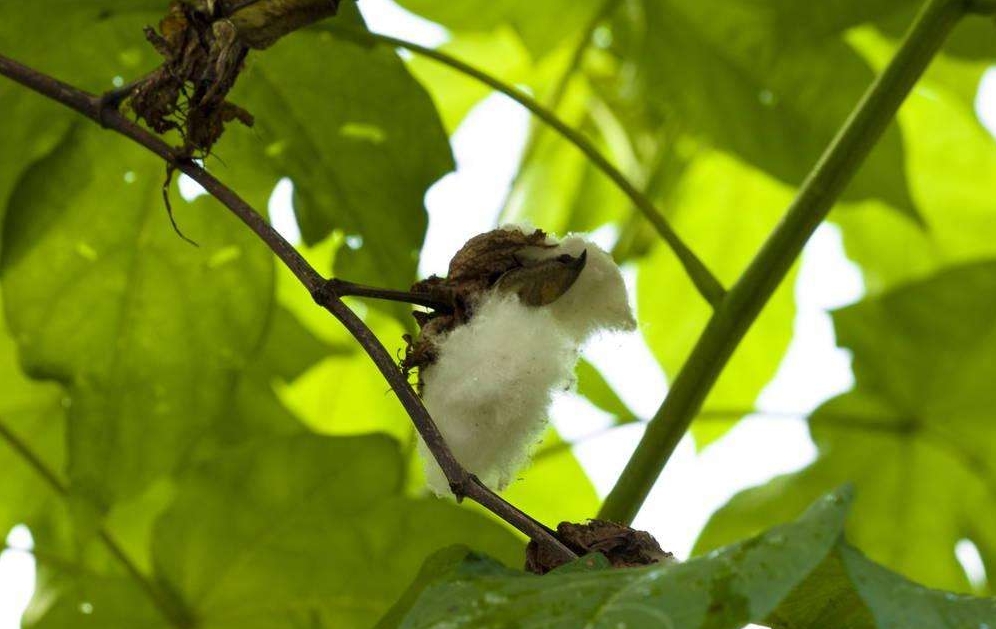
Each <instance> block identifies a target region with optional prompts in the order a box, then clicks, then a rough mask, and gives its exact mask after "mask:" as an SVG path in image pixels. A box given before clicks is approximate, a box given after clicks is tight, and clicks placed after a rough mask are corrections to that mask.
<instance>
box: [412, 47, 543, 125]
mask: <svg viewBox="0 0 996 629" xmlns="http://www.w3.org/2000/svg"><path fill="white" fill-rule="evenodd" d="M439 50H440V51H442V52H445V53H447V54H449V55H450V56H453V57H456V58H457V59H459V60H460V61H463V62H464V63H468V64H470V65H471V66H473V67H475V68H478V69H480V70H483V71H486V72H487V73H488V74H490V75H491V76H494V77H496V78H499V79H502V80H503V81H506V82H509V83H512V84H518V83H521V82H523V81H525V80H527V79H528V78H530V74H531V70H532V66H531V63H530V60H529V53H528V51H526V50H525V49H524V47H523V45H522V42H521V40H520V39H519V38H518V37H517V36H516V34H515V33H514V32H512V31H511V29H508V28H499V29H497V30H495V31H494V32H492V33H458V34H456V35H455V36H454V37H453V38H452V39H450V40H449V41H448V42H446V43H445V44H443V45H441V46H439ZM408 69H409V70H411V72H412V74H413V75H414V76H415V78H417V79H418V80H419V82H421V83H422V84H423V85H425V87H426V89H427V90H429V93H430V94H432V97H433V101H434V102H435V104H436V109H437V110H438V111H439V115H440V117H441V118H442V120H443V125H444V126H445V127H446V130H447V131H448V132H449V133H451V134H452V133H453V132H454V131H456V129H457V127H459V126H460V123H461V122H462V121H463V119H464V117H465V116H466V115H467V114H468V113H469V112H470V110H471V109H472V108H473V107H474V105H476V104H477V103H478V102H479V101H481V100H483V99H484V97H486V96H487V95H488V94H490V93H491V88H490V87H488V86H487V85H484V84H483V83H481V82H480V81H478V80H477V79H474V78H471V77H469V76H467V75H466V74H463V73H462V72H458V71H456V70H454V69H453V68H451V67H449V66H447V65H444V64H442V63H440V62H439V61H436V60H435V59H429V58H427V57H421V56H413V57H412V58H411V59H410V60H409V61H408Z"/></svg>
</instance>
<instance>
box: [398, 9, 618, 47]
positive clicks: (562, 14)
mask: <svg viewBox="0 0 996 629" xmlns="http://www.w3.org/2000/svg"><path fill="white" fill-rule="evenodd" d="M399 4H401V5H402V6H403V7H405V8H406V9H408V10H409V11H413V12H415V13H418V14H420V15H422V16H424V17H427V18H428V19H430V20H432V21H434V22H437V23H439V24H441V25H443V26H445V27H447V28H449V29H450V30H454V31H470V32H474V31H490V30H493V29H495V28H497V27H498V26H500V25H503V24H507V25H511V26H512V27H513V28H514V29H515V30H516V32H517V33H518V34H519V36H520V37H521V38H522V40H523V42H524V43H525V44H526V46H527V47H528V48H529V50H530V52H532V53H533V56H534V57H541V56H543V55H546V54H548V53H549V52H551V51H552V50H553V49H554V48H556V47H557V46H558V45H559V44H561V43H562V42H565V41H570V42H571V43H574V42H573V39H575V38H577V37H579V36H580V32H581V30H582V29H583V27H584V26H585V25H586V24H588V22H590V21H591V19H592V17H593V16H594V15H595V13H596V12H597V11H598V10H599V9H600V7H601V4H602V0H582V1H581V2H571V1H569V0H547V1H546V2H541V3H537V2H530V1H529V0H497V1H493V2H457V3H453V2H445V1H444V2H440V1H439V0H401V1H400V2H399Z"/></svg>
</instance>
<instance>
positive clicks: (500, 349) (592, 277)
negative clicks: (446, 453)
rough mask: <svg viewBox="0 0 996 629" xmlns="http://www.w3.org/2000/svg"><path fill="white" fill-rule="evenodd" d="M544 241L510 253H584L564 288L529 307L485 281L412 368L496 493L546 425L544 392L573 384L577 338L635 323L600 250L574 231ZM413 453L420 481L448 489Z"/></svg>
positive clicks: (442, 424) (426, 397)
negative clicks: (462, 318) (463, 315)
mask: <svg viewBox="0 0 996 629" xmlns="http://www.w3.org/2000/svg"><path fill="white" fill-rule="evenodd" d="M504 229H516V227H515V226H509V227H505V228H504ZM523 233H530V232H528V231H523ZM546 242H547V244H548V245H555V246H550V247H533V246H529V247H524V248H523V249H521V250H520V251H519V252H517V253H516V259H517V260H519V261H520V262H521V263H523V264H526V265H528V264H529V263H530V262H538V261H541V260H547V259H550V258H556V257H557V256H560V255H564V254H569V255H570V256H572V257H575V258H576V257H577V256H580V255H581V253H582V251H585V252H587V256H586V257H587V259H586V263H585V266H584V268H583V270H582V271H581V273H580V275H579V276H578V278H577V280H576V281H575V282H574V284H573V285H571V287H570V288H569V289H568V290H567V292H565V293H564V294H563V295H561V296H560V297H559V298H558V299H557V300H556V301H554V302H552V303H550V304H548V305H545V306H538V307H537V306H529V305H526V304H523V303H522V302H520V300H519V298H518V296H517V295H515V294H511V293H504V292H501V291H498V290H495V289H493V288H492V289H491V290H489V291H486V292H483V293H480V294H479V296H478V297H477V298H476V301H475V303H474V308H473V316H472V317H471V318H470V320H469V321H468V322H467V323H465V324H463V325H460V326H458V327H456V328H454V329H453V330H452V331H450V332H447V333H445V334H443V335H441V336H439V337H438V338H433V339H431V340H432V342H433V344H434V346H435V349H436V352H437V358H436V360H435V362H434V363H432V364H431V365H428V366H426V367H424V368H423V369H422V370H421V373H420V377H421V381H422V399H423V401H424V402H425V406H426V408H427V409H428V410H429V413H430V415H431V416H432V417H433V419H434V420H435V422H436V425H437V426H438V427H439V430H440V432H441V433H442V435H443V437H444V438H445V439H446V442H447V443H448V444H449V446H450V448H451V449H452V451H453V454H454V456H455V457H456V459H457V461H459V462H460V463H461V464H462V465H463V466H464V468H465V469H467V470H468V471H469V472H471V473H473V474H476V475H477V477H478V478H480V479H481V481H483V482H484V484H486V485H487V486H489V487H491V488H493V489H496V490H501V489H503V488H504V487H505V486H506V485H508V483H509V482H511V481H512V480H514V479H515V475H516V473H517V472H518V471H519V470H520V469H521V468H522V467H523V466H524V465H525V463H526V462H527V460H528V458H529V452H530V448H532V447H533V445H534V444H536V442H537V440H538V439H539V437H540V436H541V434H542V432H543V430H544V429H545V427H546V424H547V410H548V408H549V406H550V402H551V396H552V395H553V392H554V391H555V390H557V389H565V388H567V387H569V386H570V385H571V383H572V382H573V377H574V365H575V363H576V362H577V358H578V353H579V350H580V345H581V344H582V343H583V342H584V341H585V340H586V339H587V338H588V337H589V336H591V335H592V334H593V333H595V332H597V331H598V330H602V329H610V330H621V329H632V328H634V327H635V325H636V322H635V320H634V318H633V313H632V311H631V310H630V307H629V302H628V300H627V297H626V287H625V284H624V283H623V279H622V276H621V274H620V273H619V268H618V267H617V266H616V265H615V263H614V262H613V260H612V257H611V256H610V255H609V254H607V253H606V252H604V251H602V250H601V249H600V248H598V247H597V246H596V245H594V244H592V243H590V242H586V241H585V240H583V239H582V238H580V237H578V236H569V237H568V238H566V239H564V240H563V241H562V242H558V241H557V240H555V239H553V238H549V237H548V238H547V241H546ZM419 450H420V453H421V455H422V458H423V460H424V461H425V471H426V478H427V480H428V483H429V486H430V487H431V488H432V489H433V491H435V492H436V493H437V494H439V495H449V494H450V488H449V484H448V483H447V481H446V479H445V477H444V476H443V473H442V470H441V469H440V468H439V466H438V465H437V464H436V462H435V461H434V460H433V458H432V455H431V454H430V453H429V452H428V449H427V448H426V447H425V444H424V443H422V442H420V443H419Z"/></svg>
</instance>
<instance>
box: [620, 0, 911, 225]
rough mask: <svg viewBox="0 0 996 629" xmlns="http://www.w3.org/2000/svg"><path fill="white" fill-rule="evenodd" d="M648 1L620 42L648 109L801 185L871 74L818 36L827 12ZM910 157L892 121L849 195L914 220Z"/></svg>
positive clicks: (834, 41)
mask: <svg viewBox="0 0 996 629" xmlns="http://www.w3.org/2000/svg"><path fill="white" fill-rule="evenodd" d="M754 4H755V5H756V4H757V3H754ZM641 6H642V9H643V10H642V13H641V14H639V19H640V22H639V23H638V24H636V25H635V26H634V25H631V26H630V28H632V29H633V30H634V31H635V32H633V33H629V34H626V36H625V37H623V36H622V35H620V38H621V39H620V44H619V48H620V51H621V54H622V56H623V58H624V59H629V60H630V61H631V63H633V64H635V67H636V68H638V71H639V82H638V85H639V88H640V90H641V94H644V95H645V96H644V98H647V99H649V103H650V106H651V107H652V108H655V109H656V110H657V111H659V112H660V113H661V115H662V116H665V117H667V116H669V115H670V116H674V117H677V118H678V120H679V121H681V123H682V125H683V127H684V128H686V129H687V130H688V131H689V132H692V133H694V134H695V135H698V136H701V137H702V138H705V139H706V140H708V141H709V142H712V143H713V144H714V145H715V146H717V147H718V148H721V149H723V150H727V151H730V152H733V153H735V154H736V155H738V156H739V157H741V158H742V159H744V160H745V161H747V162H748V163H751V164H753V165H755V166H756V167H758V168H760V169H762V170H764V171H765V172H767V173H769V174H772V175H774V176H775V177H777V178H779V179H781V180H782V181H785V182H787V183H790V184H798V183H801V181H802V180H803V178H804V177H805V175H806V174H807V173H808V172H809V170H810V169H811V168H812V167H813V165H814V164H815V163H816V160H817V158H818V157H819V155H820V154H821V153H822V152H823V150H824V149H825V147H826V146H827V145H829V143H830V141H831V139H832V138H833V136H834V134H835V133H836V131H837V129H838V127H839V126H840V125H841V124H842V123H843V122H844V120H845V119H846V118H847V116H848V114H849V113H850V111H851V110H852V109H853V108H854V106H855V105H856V104H857V102H858V100H859V99H860V97H861V95H862V93H863V92H864V90H865V89H866V87H867V86H868V85H870V84H871V82H872V80H873V78H874V76H873V73H872V72H871V70H870V68H869V67H868V66H867V64H866V63H865V62H864V61H863V60H862V59H861V58H860V57H859V56H858V55H857V54H856V53H855V52H854V51H853V50H851V49H850V48H849V47H848V46H847V44H845V43H844V41H843V40H841V39H840V37H835V36H834V35H833V34H829V35H828V34H826V33H823V32H821V28H823V25H824V23H825V20H821V19H820V17H821V15H824V14H826V13H827V12H828V10H827V9H821V8H816V9H811V8H810V6H811V5H805V6H806V8H807V10H804V11H800V9H799V6H800V5H799V3H796V2H778V3H770V2H765V3H762V4H761V6H743V5H738V6H736V7H733V6H731V5H730V4H729V3H726V2H721V1H719V0H709V1H705V2H703V1H702V0H671V1H669V2H653V1H649V2H644V3H642V5H641ZM837 21H838V22H839V20H837ZM845 22H846V20H845ZM620 28H626V27H625V26H623V27H620ZM678 60H680V62H678ZM903 159H904V158H903V151H902V145H901V141H900V136H899V133H898V130H897V129H896V128H895V127H892V128H890V129H889V131H888V132H887V133H886V134H885V136H884V137H883V139H882V140H881V141H880V142H879V144H878V145H877V147H876V149H875V150H874V151H873V152H872V154H871V155H870V156H869V158H868V160H867V161H866V163H865V165H864V166H863V167H862V169H861V171H860V172H859V173H858V175H857V176H856V177H855V179H854V181H853V182H852V184H851V185H850V187H849V188H848V192H847V193H846V194H845V197H848V198H853V199H862V198H880V199H884V200H885V201H886V202H888V203H889V204H890V205H891V206H893V207H894V208H896V209H898V210H901V211H903V212H905V213H907V214H909V215H910V216H916V209H915V207H914V204H913V202H912V201H911V200H910V197H909V193H908V191H907V185H908V184H907V181H906V176H905V174H904V170H903Z"/></svg>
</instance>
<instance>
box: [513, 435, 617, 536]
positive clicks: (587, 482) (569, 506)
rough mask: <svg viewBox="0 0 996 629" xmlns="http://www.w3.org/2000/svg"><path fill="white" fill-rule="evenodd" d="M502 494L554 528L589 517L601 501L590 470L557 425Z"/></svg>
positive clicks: (545, 436)
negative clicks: (558, 429) (558, 430)
mask: <svg viewBox="0 0 996 629" xmlns="http://www.w3.org/2000/svg"><path fill="white" fill-rule="evenodd" d="M502 496H503V497H504V498H505V499H506V500H508V501H509V502H511V503H512V504H514V505H515V506H516V507H518V508H519V509H522V510H523V511H524V512H526V513H528V514H529V515H530V516H532V517H533V518H535V519H537V520H539V521H540V522H542V523H544V524H546V525H547V526H549V527H550V528H556V526H557V524H559V523H560V522H564V521H570V522H580V521H582V520H586V519H588V518H590V517H591V514H593V513H597V512H598V507H599V505H600V504H601V500H600V499H599V497H598V494H597V493H596V492H595V487H594V485H592V483H591V479H589V478H588V474H587V473H586V472H585V470H584V468H583V467H582V466H581V463H580V462H579V461H578V460H577V458H576V457H575V456H574V453H573V452H571V449H570V446H569V445H568V444H565V443H564V442H563V441H562V440H561V438H560V435H559V434H558V433H557V431H556V430H555V429H554V428H553V427H550V428H548V429H547V431H546V433H545V434H544V435H543V439H542V441H541V443H540V445H539V446H538V447H537V452H536V454H535V455H534V456H533V460H532V462H531V463H530V464H529V466H528V467H526V468H525V469H523V470H522V471H521V472H520V473H519V476H518V478H517V479H516V481H515V482H514V483H512V484H511V485H509V486H508V488H507V489H505V491H504V492H502Z"/></svg>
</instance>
